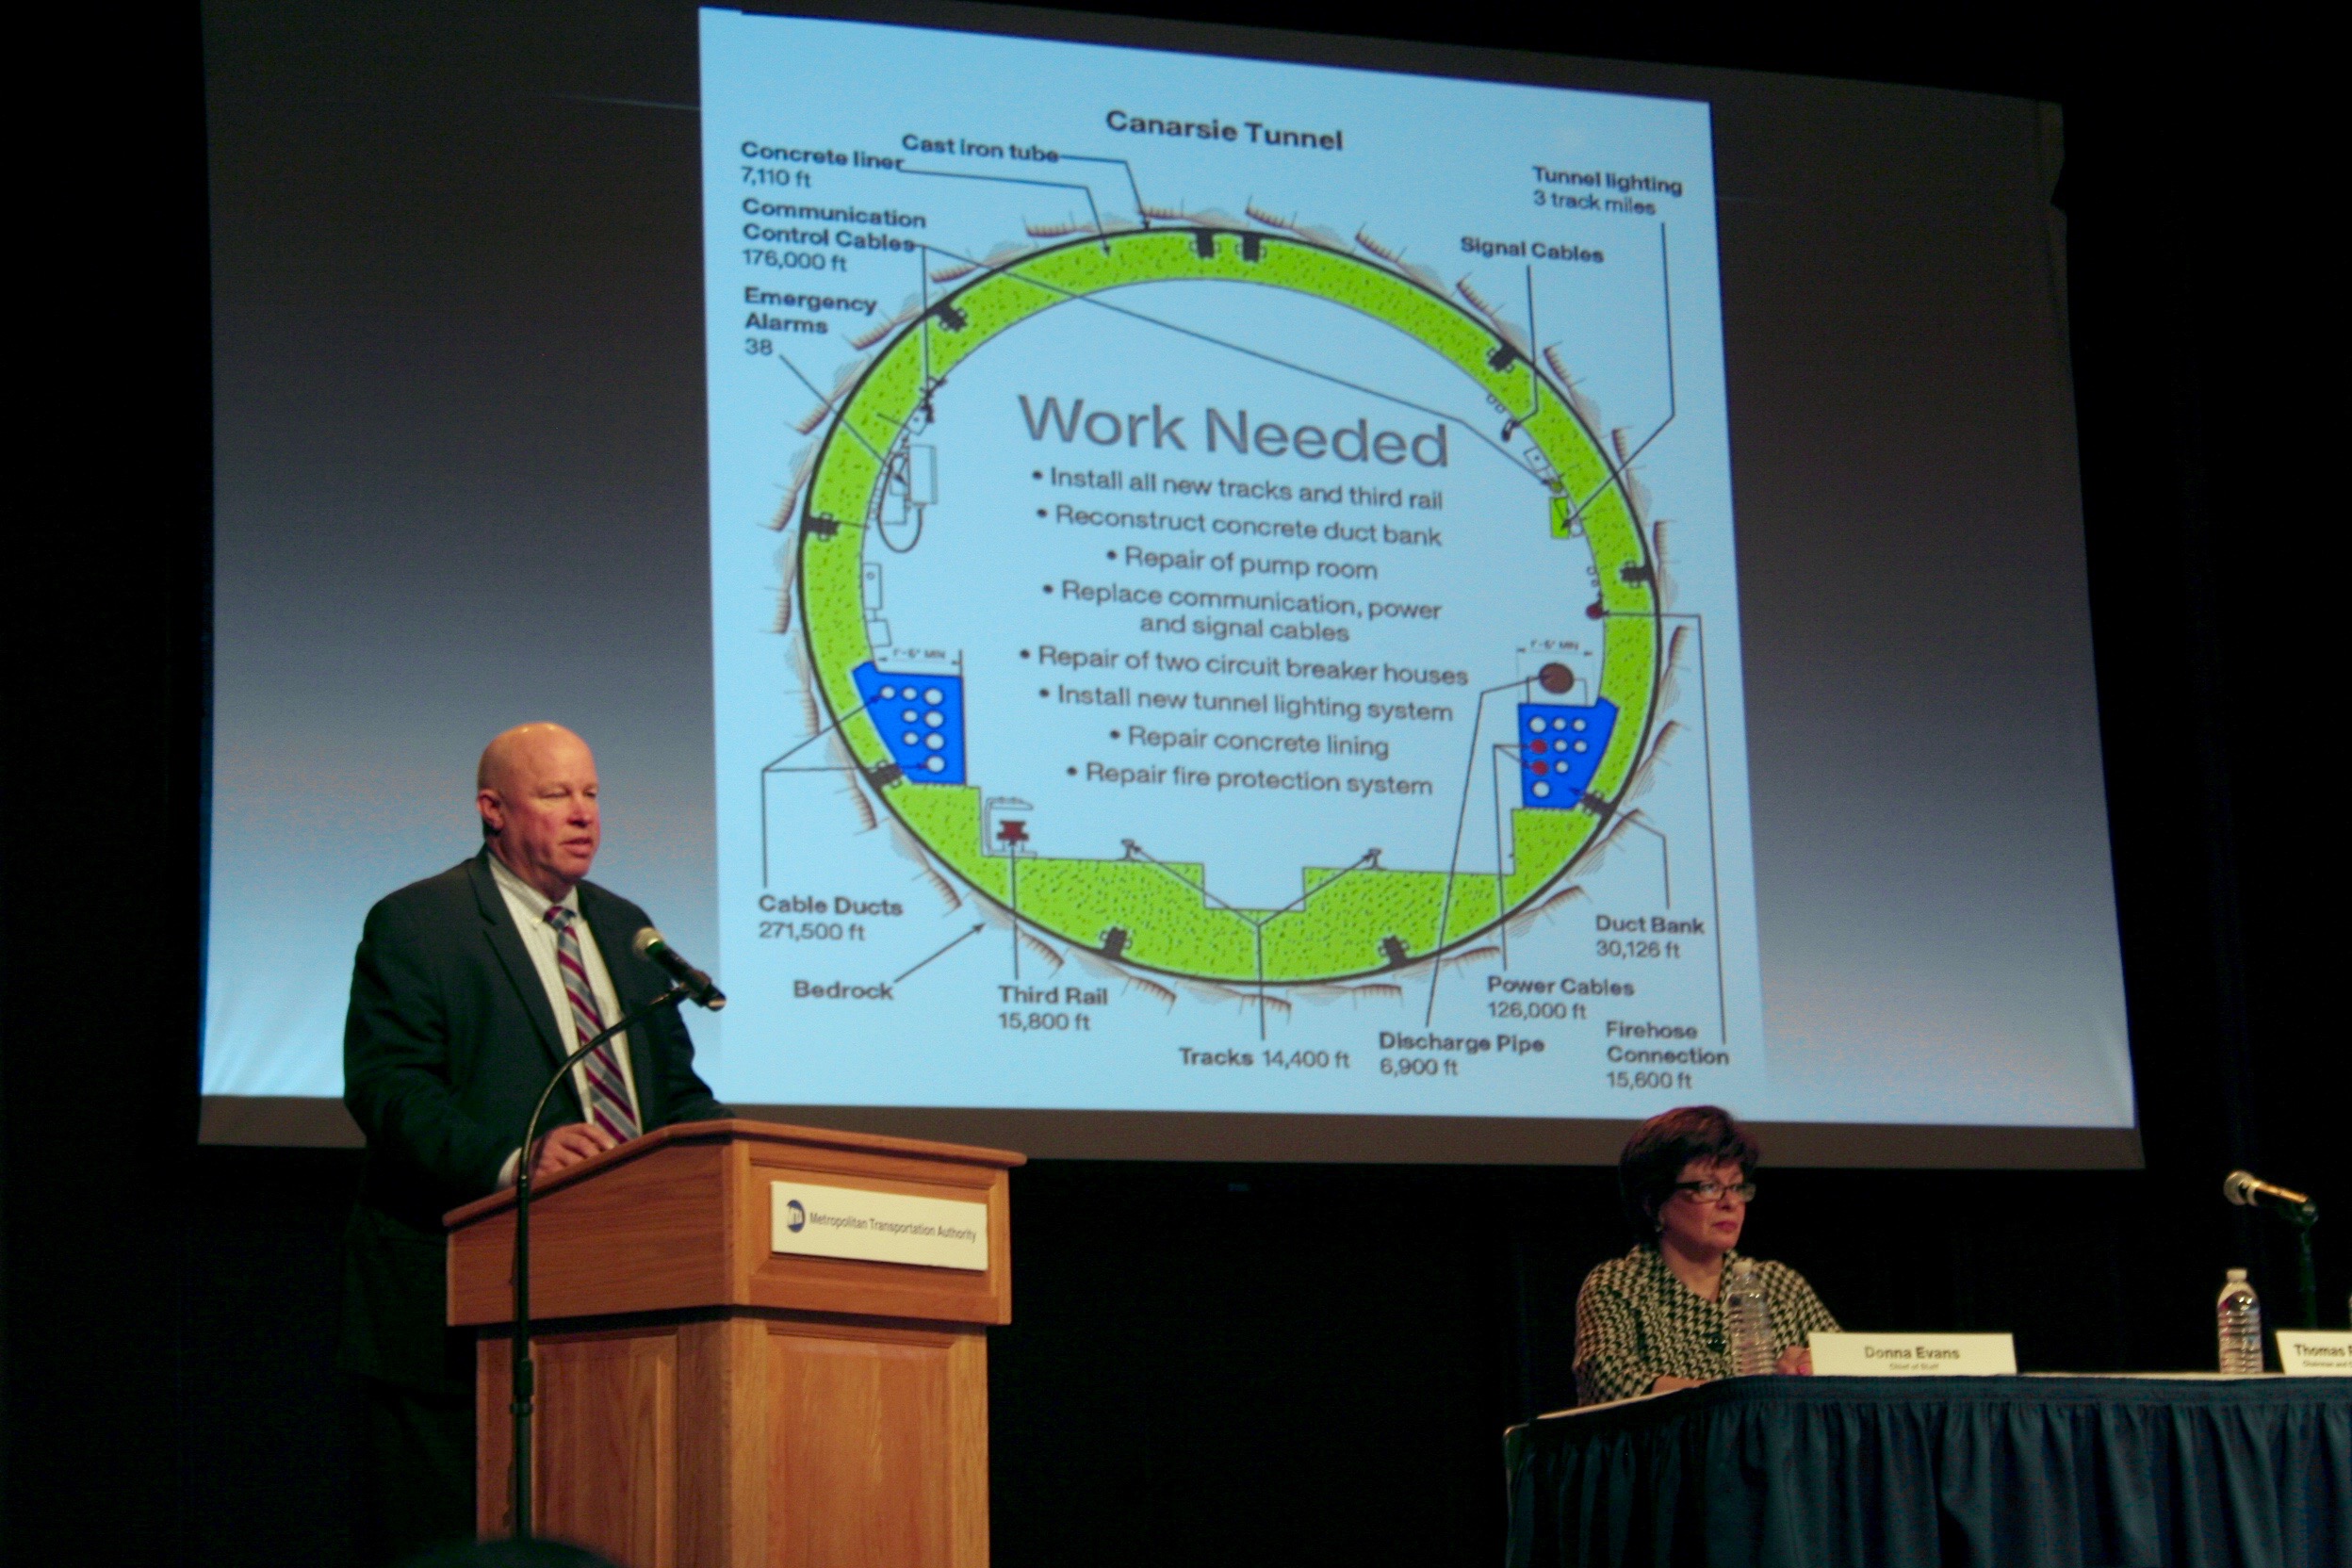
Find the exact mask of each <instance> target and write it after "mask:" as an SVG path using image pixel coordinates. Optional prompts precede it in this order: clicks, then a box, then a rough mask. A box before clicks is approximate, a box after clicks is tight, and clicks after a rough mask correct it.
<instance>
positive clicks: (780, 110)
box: [702, 11, 1768, 1117]
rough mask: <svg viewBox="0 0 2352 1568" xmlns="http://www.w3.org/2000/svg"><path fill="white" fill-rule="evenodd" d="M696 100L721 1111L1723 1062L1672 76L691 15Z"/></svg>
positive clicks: (1741, 935) (1221, 1098)
mask: <svg viewBox="0 0 2352 1568" xmlns="http://www.w3.org/2000/svg"><path fill="white" fill-rule="evenodd" d="M702 119H703V136H704V140H703V148H704V164H703V177H704V182H705V212H706V223H707V228H706V250H705V262H706V290H707V300H708V307H709V313H710V320H709V333H710V336H709V345H708V354H709V361H708V363H709V375H710V420H711V502H712V526H711V539H712V547H711V559H712V613H713V619H714V626H713V668H714V679H715V688H714V689H715V713H716V736H717V748H718V755H717V763H718V767H717V777H718V835H717V839H718V854H719V884H720V886H719V900H720V906H719V907H720V928H721V938H720V943H721V952H720V957H721V966H722V969H723V978H724V981H725V983H726V985H727V988H728V990H729V992H730V994H731V996H732V998H733V1005H732V1006H731V1008H730V1010H729V1011H728V1012H727V1015H726V1017H725V1019H724V1021H723V1024H724V1031H723V1034H720V1035H719V1036H718V1037H716V1038H714V1039H713V1040H712V1044H711V1049H710V1055H711V1064H712V1068H713V1070H714V1072H715V1074H716V1078H717V1082H718V1086H719V1087H720V1090H721V1092H722V1093H723V1094H725V1095H727V1096H728V1097H730V1098H732V1099H736V1100H739V1101H743V1102H747V1103H842V1104H885V1105H942V1106H950V1105H962V1106H1011V1107H1031V1108H1064V1109H1141V1110H1220V1111H1252V1110H1257V1111H1287V1112H1302V1111H1303V1112H1334V1113H1374V1114H1379V1113H1386V1114H1411V1115H1466V1116H1584V1117H1590V1116H1625V1115H1636V1114H1643V1113H1645V1112H1646V1111H1648V1110H1650V1109H1653V1108H1656V1107H1657V1106H1658V1105H1661V1104H1666V1103H1680V1102H1687V1101H1690V1100H1691V1099H1694V1098H1717V1099H1725V1100H1738V1099H1740V1097H1741V1096H1742V1095H1743V1093H1753V1092H1754V1091H1755V1090H1756V1089H1757V1088H1758V1087H1759V1086H1761V1085H1762V1084H1763V1083H1764V1080H1765V1074H1766V1071H1767V1067H1768V1064H1767V1063H1766V1062H1765V1060H1764V1055H1763V1046H1762V1028H1761V1019H1760V1005H1759V1001H1758V995H1759V988H1758V982H1757V974H1756V936H1755V923H1756V922H1755V897H1754V891H1753V878H1752V872H1751V864H1750V850H1749V830H1748V809H1747V783H1746V739H1745V734H1744V730H1743V727H1742V702H1741V694H1740V630H1739V616H1738V604H1737V598H1736V578H1735V571H1734V555H1733V527H1732V516H1731V509H1730V485H1729V478H1728V455H1727V440H1726V435H1725V428H1724V419H1723V368H1722V337H1721V325H1720V314H1719V302H1718V291H1717V285H1716V272H1715V233H1714V222H1713V203H1714V195H1713V189H1712V185H1711V178H1710V174H1711V168H1710V150H1709V133H1708V122H1707V109H1706V107H1705V106H1703V105H1696V104H1690V103H1679V102H1669V101H1662V100H1650V99H1634V98H1624V97H1612V96H1606V95H1598V94H1588V93H1575V92H1565V91H1558V90H1538V89H1529V88H1518V87H1504V86H1495V85H1489V84H1477V83H1464V82H1457V81H1441V80H1434V79H1427V78H1413V77H1391V76H1380V75H1374V74H1369V73H1350V72H1341V71H1333V70H1328V69H1321V68H1308V67H1297V66H1282V65H1272V64H1266V63H1263V62H1254V61H1240V60H1228V59H1217V58H1208V57H1189V56H1180V55H1170V54H1150V53H1143V52H1137V51H1124V50H1117V49H1108V48H1102V47H1095V46H1080V45H1070V44H1059V43H1049V42H1039V41H1026V40H1015V39H1006V38H996V37H984V36H972V35H958V34H949V33H939V32H925V31H918V30H911V29H899V28H890V27H881V26H872V25H864V24H843V23H829V22H812V21H804V20H797V19H785V18H765V17H745V16H742V15H738V14H735V13H731V12H724V11H706V12H704V13H703V117H702ZM705 1032H706V1034H710V1033H712V1032H711V1031H708V1030H706V1031H705Z"/></svg>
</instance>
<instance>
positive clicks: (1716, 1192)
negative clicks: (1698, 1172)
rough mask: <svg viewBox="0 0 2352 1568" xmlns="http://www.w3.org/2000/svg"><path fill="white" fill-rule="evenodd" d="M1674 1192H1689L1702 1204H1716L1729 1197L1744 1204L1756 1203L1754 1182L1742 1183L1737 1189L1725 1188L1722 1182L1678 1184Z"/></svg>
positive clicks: (1675, 1185)
mask: <svg viewBox="0 0 2352 1568" xmlns="http://www.w3.org/2000/svg"><path fill="white" fill-rule="evenodd" d="M1674 1190H1675V1191H1676V1192H1687V1193H1689V1194H1690V1195H1691V1198H1692V1199H1693V1200H1695V1201H1698V1202H1701V1203H1714V1202H1718V1201H1722V1200H1723V1199H1724V1198H1727V1197H1728V1198H1737V1199H1738V1200H1740V1201H1741V1202H1742V1203H1753V1202H1754V1201H1756V1184H1755V1183H1754V1182H1742V1183H1740V1184H1739V1185H1738V1186H1736V1187H1727V1186H1724V1185H1723V1184H1722V1183H1720V1182H1676V1183H1675V1184H1674Z"/></svg>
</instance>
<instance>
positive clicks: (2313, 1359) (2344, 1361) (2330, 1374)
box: [2278, 1329, 2352, 1378]
mask: <svg viewBox="0 0 2352 1568" xmlns="http://www.w3.org/2000/svg"><path fill="white" fill-rule="evenodd" d="M2278 1366H2279V1370H2281V1371H2283V1372H2285V1373H2286V1375H2287V1376H2288V1377H2290V1378H2352V1332H2347V1331H2344V1330H2343V1329H2281V1330H2279V1331H2278Z"/></svg>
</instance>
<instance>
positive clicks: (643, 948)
mask: <svg viewBox="0 0 2352 1568" xmlns="http://www.w3.org/2000/svg"><path fill="white" fill-rule="evenodd" d="M629 947H630V949H631V950H632V951H633V952H635V953H636V955H637V956H639V957H640V958H650V959H652V960H653V961H654V962H655V963H657V964H660V965H661V966H662V969H663V970H665V971H666V972H668V974H669V976H670V978H671V979H673V980H675V981H677V982H678V984H679V985H680V986H683V987H684V988H686V995H687V997H688V999H689V1000H691V1001H693V1002H694V1004H695V1005H698V1006H702V1007H708V1008H709V1009H710V1010H711V1011H712V1012H714V1013H715V1012H717V1011H718V1010H719V1009H720V1008H722V1007H724V1006H726V1005H727V993H726V992H725V991H723V990H721V989H719V988H718V987H717V986H715V985H713V984H711V977H710V976H709V975H707V974H705V973H703V972H702V971H700V970H698V969H696V968H695V967H694V965H692V964H690V963H688V962H687V961H686V960H685V959H684V958H682V957H680V956H678V949H676V948H674V947H672V946H671V945H670V944H669V943H668V942H667V941H665V940H663V939H662V933H661V932H659V931H656V930H655V929H654V928H653V927H652V926H650V925H648V926H646V927H645V929H644V930H642V931H640V932H638V933H637V935H636V937H635V939H633V940H631V941H630V942H629ZM2238 1174H2239V1175H2242V1176H2244V1175H2245V1174H2246V1173H2245V1172H2244V1171H2240V1172H2239V1173H2238ZM2246 1180H2247V1181H2249V1182H2251V1181H2253V1180H2254V1178H2253V1177H2251V1176H2246ZM2231 1201H2232V1202H2244V1201H2245V1200H2244V1199H2232V1200H2231Z"/></svg>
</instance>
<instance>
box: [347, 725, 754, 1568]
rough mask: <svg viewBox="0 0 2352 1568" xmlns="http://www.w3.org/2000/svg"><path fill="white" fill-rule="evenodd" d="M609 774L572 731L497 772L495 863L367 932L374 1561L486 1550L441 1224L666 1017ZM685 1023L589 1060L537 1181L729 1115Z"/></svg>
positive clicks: (527, 742) (594, 1075) (464, 1340)
mask: <svg viewBox="0 0 2352 1568" xmlns="http://www.w3.org/2000/svg"><path fill="white" fill-rule="evenodd" d="M596 793H597V785H596V759H595V757H594V756H592V755H591V754H590V752H589V749H588V744H587V743H586V742H584V741H582V740H581V739H580V737H579V736H577V735H575V734H573V733H572V732H571V731H570V730H568V729H565V728H564V727H561V726H558V725H552V724H527V725H522V726H519V727H515V728H514V729H510V730H508V731H506V732H505V733H504V734H502V735H499V736H498V738H497V739H496V740H494V741H492V742H491V743H490V744H489V746H488V747H487V748H485V749H484V750H483V752H482V763H481V767H480V770H479V772H478V774H477V776H476V779H475V794H474V800H475V805H476V808H477V809H478V810H479V811H480V813H481V817H482V840H483V842H482V850H481V852H480V853H479V854H477V855H475V856H474V857H473V858H471V859H468V860H464V861H461V862H459V863H458V864H457V865H455V866H452V867H450V868H449V870H448V871H445V872H443V873H441V874H439V875H437V876H433V877H428V878H426V879H425V880H424V881H422V882H416V883H412V884H410V885H409V886H408V887H405V888H402V889H401V890H400V891H398V892H396V893H393V894H391V895H390V896H389V897H386V898H385V899H384V900H383V901H382V902H381V903H379V904H377V905H376V907H374V908H373V909H370V910H369V911H368V923H367V927H366V930H365V933H364V934H363V935H362V937H361V939H360V944H359V953H358V956H357V958H356V960H355V961H354V963H353V965H352V971H351V1011H350V1014H349V1015H348V1017H347V1019H346V1021H345V1024H344V1031H343V1083H344V1089H343V1100H344V1103H345V1104H347V1105H349V1106H350V1107H351V1116H352V1118H353V1119H355V1120H357V1121H358V1123H359V1126H360V1130H361V1131H362V1132H363V1133H365V1134H366V1135H367V1138H368V1156H367V1163H366V1166H365V1168H364V1170H363V1174H362V1176H361V1181H360V1195H359V1201H358V1203H357V1205H356V1206H355V1207H354V1208H353V1210H352V1213H351V1223H350V1225H349V1227H348V1229H347V1230H346V1231H345V1233H344V1274H343V1277H344V1290H343V1329H342V1339H341V1345H340V1348H339V1350H338V1352H337V1357H336V1359H337V1363H338V1364H340V1365H341V1366H342V1367H343V1368H344V1369H345V1370H346V1371H348V1372H351V1373H352V1374H354V1375H355V1376H356V1377H357V1379H358V1380H359V1384H360V1388H361V1391H362V1402H363V1404H364V1406H365V1411H366V1414H365V1422H366V1443H367V1465H366V1471H367V1477H368V1483H369V1484H368V1499H367V1516H368V1524H367V1526H366V1527H365V1536H366V1540H367V1544H368V1548H369V1553H370V1555H373V1556H376V1557H378V1558H380V1560H386V1561H389V1560H396V1559H398V1558H399V1557H400V1556H403V1555H405V1554H406V1553H408V1552H410V1551H413V1550H415V1549H416V1548H417V1547H419V1546H422V1545H426V1544H432V1543H433V1542H437V1541H443V1540H449V1539H454V1538H457V1537H461V1536H470V1535H471V1534H472V1533H473V1528H474V1407H473V1346H472V1340H471V1337H470V1336H469V1335H466V1334H461V1333H453V1332H451V1331H449V1329H448V1328H446V1327H445V1317H446V1312H447V1303H446V1299H445V1298H446V1294H447V1288H448V1287H447V1254H446V1250H445V1246H444V1242H443V1239H442V1231H441V1216H442V1215H443V1214H445V1213H447V1212H448V1211H449V1210H450V1209H452V1208H455V1207H457V1206H458V1205H459V1204H461V1203H466V1202H469V1201H472V1200H474V1199H477V1198H481V1197H482V1196H484V1195H486V1194H488V1193H491V1192H495V1191H497V1190H498V1188H500V1187H503V1186H508V1185H511V1184H513V1183H514V1181H515V1173H516V1170H517V1168H518V1167H519V1165H520V1162H521V1161H522V1159H523V1158H524V1151H523V1148H522V1139H523V1129H524V1123H525V1122H526V1121H528V1120H529V1119H530V1117H531V1107H532V1105H533V1104H534V1103H536V1102H537V1101H538V1098H539V1094H540V1091H541V1090H542V1089H543V1088H545V1087H546V1086H547V1079H548V1077H549V1076H550V1075H551V1074H552V1073H554V1071H555V1070H557V1068H558V1067H559V1066H561V1065H562V1062H563V1060H564V1057H565V1056H566V1055H568V1054H571V1053H572V1052H573V1051H574V1050H576V1049H578V1048H579V1047H580V1046H581V1045H584V1044H586V1043H587V1041H588V1040H589V1039H590V1038H591V1037H594V1036H595V1035H596V1034H597V1033H598V1032H600V1031H601V1030H602V1029H603V1028H604V1027H605V1026H606V1024H607V1023H608V1022H611V1021H615V1020H617V1019H619V1018H621V1017H622V1016H623V1015H624V1014H626V1013H628V1012H629V1011H630V1010H631V1009H634V1008H636V1007H639V1006H642V1005H645V1003H647V1002H649V1001H651V1000H652V999H653V998H655V997H656V996H659V995H660V994H661V993H662V990H663V989H664V988H666V986H667V984H668V977H667V976H666V975H665V974H664V973H663V972H662V971H661V970H660V969H659V968H658V967H657V966H655V965H654V964H653V963H652V962H650V961H648V960H646V959H645V958H641V957H639V956H637V955H636V953H635V952H634V951H633V950H632V948H631V945H630V944H631V940H632V939H633V938H634V937H635V935H636V933H637V932H638V931H639V930H640V929H642V928H643V927H645V926H646V925H648V924H650V923H651V922H649V921H648V920H647V919H646V918H645V911H644V910H643V909H641V908H639V907H637V906H636V905H634V904H631V903H629V901H628V900H627V899H624V898H621V897H619V896H617V895H615V894H613V893H612V892H609V891H607V890H604V889H602V888H599V887H597V886H596V884H595V883H593V882H589V881H587V880H585V878H586V877H587V874H588V868H589V866H590V864H591V863H592V862H593V861H594V860H595V858H596V850H597V848H598V847H599V845H600V844H601V842H602V824H601V820H600V818H599V815H598V810H597V800H596ZM566 1076H567V1077H568V1078H569V1080H570V1081H569V1082H568V1083H566V1084H564V1085H563V1086H560V1087H559V1088H558V1089H557V1090H556V1096H555V1099H554V1100H553V1101H552V1102H551V1103H550V1104H549V1108H548V1114H547V1121H549V1122H552V1123H554V1124H555V1125H554V1127H553V1130H552V1131H550V1132H548V1133H547V1134H546V1135H543V1136H542V1137H541V1138H540V1140H539V1146H538V1148H537V1149H536V1150H535V1151H533V1152H531V1160H532V1165H531V1171H532V1179H533V1180H534V1181H537V1180H540V1179H542V1178H545V1177H547V1176H549V1175H552V1174H553V1173H554V1172H556V1171H558V1170H562V1169H564V1168H565V1167H567V1166H572V1165H576V1164H578V1163H580V1161H581V1160H584V1159H587V1158H589V1157H590V1156H591V1155H594V1154H597V1153H600V1152H603V1151H605V1150H607V1149H611V1148H613V1147H614V1146H616V1145H618V1144H621V1143H625V1142H627V1141H628V1140H629V1139H630V1138H633V1137H636V1136H638V1135H641V1134H644V1133H647V1132H651V1131H652V1130H653V1129H655V1128H657V1127H662V1126H667V1125H669V1124H670V1123H672V1122H679V1121H703V1120H708V1119H712V1118H716V1117H723V1116H726V1115H727V1108H726V1107H725V1106H723V1105H721V1104H720V1103H718V1101H717V1100H715V1099H714V1098H712V1096H711V1090H710V1087H709V1086H707V1085H706V1084H704V1083H703V1081H702V1080H701V1079H700V1078H699V1077H697V1076H696V1075H695V1073H694V1041H693V1040H692V1039H691V1038H690V1037H688V1035H687V1032H686V1025H685V1023H684V1021H681V1020H680V1019H679V1018H678V1013H677V1010H676V1009H675V1008H664V1009H663V1010H662V1011H661V1012H659V1013H656V1014H655V1015H654V1016H653V1017H652V1018H651V1019H650V1020H648V1021H646V1022H645V1023H643V1024H641V1025H639V1026H637V1027H635V1028H632V1029H630V1030H629V1032H628V1033H627V1034H625V1035H623V1036H621V1037H617V1038H615V1039H613V1040H611V1041H608V1042H607V1043H606V1044H605V1045H603V1046H601V1047H599V1048H598V1049H597V1050H596V1051H594V1052H592V1053H590V1054H588V1055H587V1056H586V1057H584V1058H582V1059H581V1061H580V1063H579V1064H578V1065H576V1066H575V1067H574V1068H573V1070H571V1072H570V1073H569V1074H567V1075H566Z"/></svg>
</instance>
